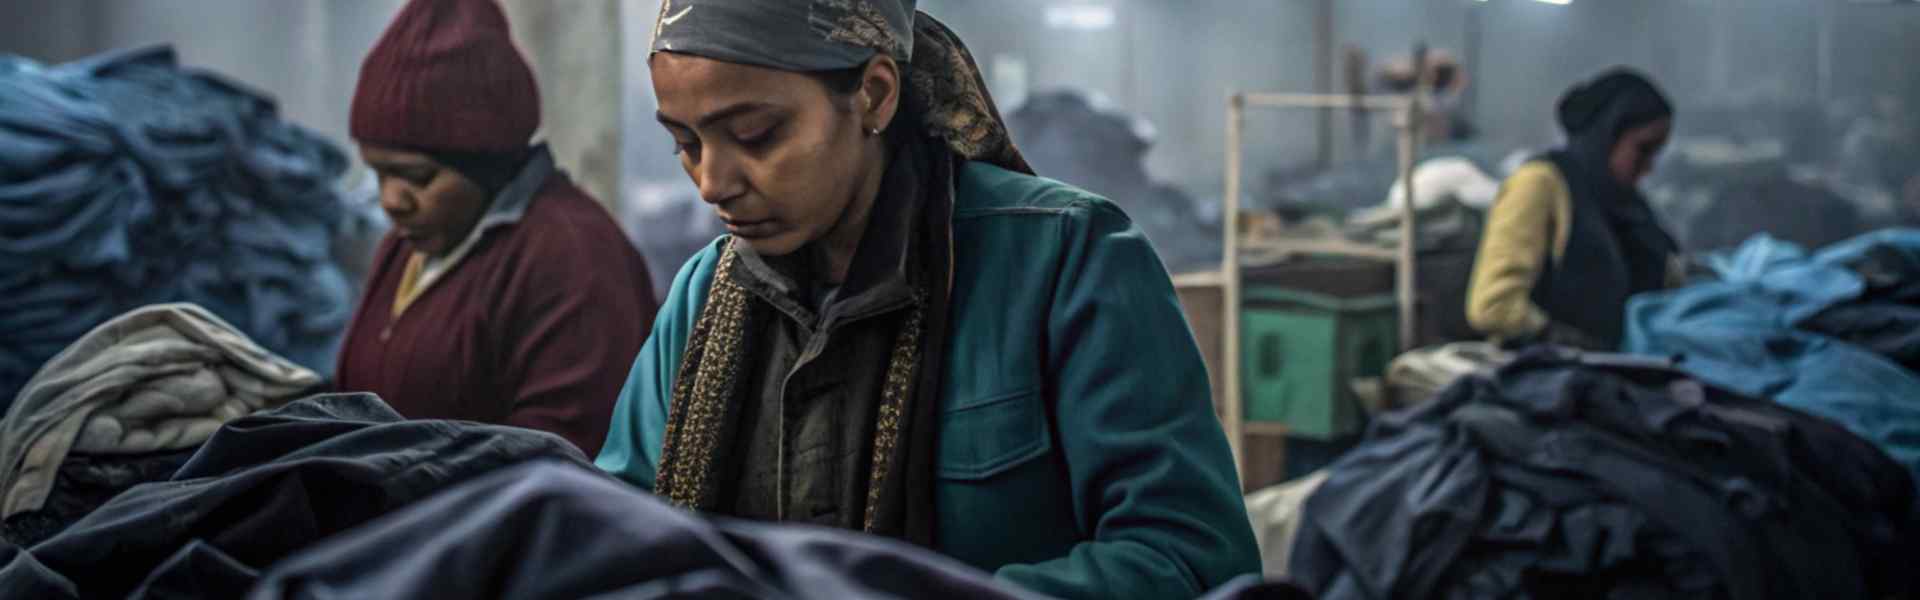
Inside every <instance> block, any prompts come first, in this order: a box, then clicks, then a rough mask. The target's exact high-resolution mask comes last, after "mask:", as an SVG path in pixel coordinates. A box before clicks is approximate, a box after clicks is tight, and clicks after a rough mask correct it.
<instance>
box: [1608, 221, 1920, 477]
mask: <svg viewBox="0 0 1920 600" xmlns="http://www.w3.org/2000/svg"><path fill="white" fill-rule="evenodd" d="M1889 257H1890V258H1891V259H1892V262H1906V263H1908V264H1910V265H1920V230H1913V229H1888V230H1883V231H1877V232H1873V233H1869V234H1866V235H1862V236H1859V237H1856V238H1853V239H1850V240H1847V241H1844V242H1841V243H1838V244H1834V245H1832V246H1829V247H1827V248H1826V249H1823V250H1821V251H1819V252H1816V253H1811V254H1809V253H1808V252H1807V251H1805V250H1803V249H1801V248H1800V247H1798V246H1795V245H1793V244H1790V243H1786V242H1782V241H1779V240H1776V239H1773V238H1771V237H1768V236H1765V235H1762V236H1759V237H1755V238H1753V239H1750V240H1748V241H1747V242H1746V243H1745V244H1743V245H1742V246H1741V247H1740V248H1739V249H1738V250H1736V251H1735V252H1733V253H1731V254H1726V255H1717V256H1714V257H1712V266H1713V269H1714V270H1715V271H1716V272H1717V273H1718V275H1719V276H1720V279H1721V280H1720V281H1715V282H1710V283H1704V284H1699V285H1694V286H1690V287H1686V288H1681V289H1678V290H1670V291H1665V292H1657V293H1652V294H1643V295H1640V296H1637V297H1635V298H1634V299H1633V301H1632V302H1630V303H1629V304H1628V308H1627V334H1626V341H1625V343H1624V349H1625V350H1626V351H1627V352H1632V353H1636V354H1656V355H1668V356H1679V357H1682V358H1683V361H1682V362H1681V368H1683V369H1685V370H1686V371H1688V372H1690V373H1692V374H1693V375H1694V376H1696V377H1699V378H1701V379H1703V380H1706V381H1710V382H1712V383H1715V384H1718V385H1722V386H1726V387H1728V388H1731V389H1733V390H1736V391H1739V392H1740V393H1743V394H1747V395H1751V396H1758V397H1764V398H1772V399H1774V400H1776V401H1778V402H1780V403H1781V404H1785V405H1787V406H1792V407H1794V408H1798V409H1801V410H1804V411H1807V412H1810V413H1813V414H1816V415H1820V416H1822V417H1826V418H1828V419H1832V420H1834V421H1836V422H1839V423H1840V424H1841V425H1844V426H1845V427H1846V428H1847V429H1849V430H1851V431H1852V432H1854V433H1855V434H1857V435H1859V436H1861V437H1863V438H1866V439H1867V440H1869V441H1872V442H1873V443H1874V444H1876V445H1878V446H1880V448H1881V449H1883V450H1885V451H1886V452H1887V453H1888V454H1889V455H1892V456H1893V458H1894V459H1895V460H1897V461H1899V462H1900V463H1901V464H1902V465H1905V466H1906V468H1907V469H1908V470H1909V471H1911V472H1913V473H1915V474H1916V475H1920V374H1916V373H1915V371H1913V370H1911V369H1909V368H1908V367H1906V366H1903V364H1913V357H1912V356H1906V355H1907V354H1911V352H1912V348H1911V346H1912V344H1911V342H1909V341H1907V340H1902V339H1895V338H1899V337H1902V336H1900V335H1899V334H1900V333H1901V330H1902V329H1903V328H1904V329H1907V330H1909V331H1910V330H1911V328H1912V327H1913V326H1914V323H1915V322H1920V321H1915V319H1914V318H1912V317H1911V315H1913V314H1914V313H1913V312H1912V311H1910V310H1906V309H1907V308H1911V307H1912V305H1913V303H1911V302H1906V303H1902V302H1899V301H1898V300H1899V299H1900V298H1903V297H1910V296H1908V294H1910V293H1911V291H1910V290H1906V291H1903V288H1910V287H1911V285H1912V284H1913V282H1915V281H1920V276H1913V277H1905V280H1904V281H1900V280H1897V279H1899V278H1895V279H1896V280H1894V281H1873V280H1883V279H1886V277H1884V275H1885V273H1886V271H1885V270H1877V269H1876V268H1874V267H1872V266H1871V265H1870V264H1869V263H1873V262H1876V261H1877V262H1882V263H1884V262H1888V261H1887V258H1889ZM1863 273H1865V274H1864V275H1863ZM1876 273H1878V274H1876ZM1875 303H1878V304H1880V305H1881V306H1886V307H1888V308H1885V309H1876V308H1874V304H1875ZM1903 323H1904V324H1903ZM1848 328H1852V329H1853V330H1854V331H1852V332H1848V331H1845V330H1846V329H1848ZM1849 340H1851V342H1850V341H1849Z"/></svg>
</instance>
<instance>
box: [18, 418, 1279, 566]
mask: <svg viewBox="0 0 1920 600" xmlns="http://www.w3.org/2000/svg"><path fill="white" fill-rule="evenodd" d="M116 479H124V478H123V477H116ZM156 479H158V480H157V481H155V482H151V483H145V484H142V485H138V486H135V487H133V488H132V489H130V490H127V491H126V492H124V493H121V494H120V495H118V496H116V497H114V498H113V499H112V500H110V501H108V502H107V503H106V504H105V505H104V506H101V507H100V508H99V509H98V510H96V511H94V512H93V513H92V514H90V515H88V516H86V517H85V518H83V519H81V520H80V521H79V522H78V523H75V524H73V525H72V526H71V527H68V528H67V529H66V530H65V531H62V532H60V533H59V534H57V535H55V536H53V537H52V538H50V539H47V540H45V541H42V542H39V543H37V544H34V545H33V546H32V547H31V548H20V547H15V546H5V545H3V544H0V546H5V547H0V598H52V599H58V598H74V599H78V598H241V597H247V598H256V599H261V600H264V599H269V598H584V597H619V598H665V597H672V598H684V597H701V598H834V599H840V598H968V599H973V598H988V599H992V598H1003V599H1015V598H1035V597H1037V596H1036V595H1035V594H1032V593H1030V592H1026V591H1024V590H1021V589H1019V588H1016V587H1013V586H1012V585H1011V584H1007V583H1004V582H1001V581H998V580H996V579H994V578H993V576H992V575H990V574H988V573H986V572H983V571H980V570H978V569H975V568H973V567H969V566H967V565H965V564H962V563H960V562H959V561H957V560H955V559H952V558H947V557H944V556H940V555H938V554H936V553H934V552H932V551H930V550H927V549H924V548H919V547H915V546H911V545H909V544H906V543H904V542H900V541H897V540H890V539H885V538H880V537H875V536H869V535H865V534H861V533H858V532H851V531H846V530H840V529H830V528H821V527H812V526H804V525H792V524H772V523H756V522H747V521H740V520H731V519H710V518H707V517H704V516H701V515H697V514H694V513H691V512H688V511H685V510H681V509H678V508H674V507H672V506H670V505H668V504H667V503H666V502H665V501H663V500H661V499H659V498H656V497H654V496H652V495H651V494H647V493H645V492H642V491H640V490H638V489H636V488H634V487H632V486H630V485H627V484H626V483H624V482H621V481H619V480H616V479H613V478H612V477H609V476H607V475H605V474H603V473H602V472H600V471H599V470H598V469H596V468H594V467H593V465H591V464H589V463H588V462H587V460H586V457H585V456H583V455H581V454H580V452H579V450H577V449H575V448H574V446H573V445H572V444H570V443H568V442H567V441H565V440H563V439H561V438H559V437H557V436H554V435H551V434H547V433H543V432H537V431H533V430H529V429H520V428H514V427H498V426H490V425H480V424H476V423H465V422H455V421H433V420H414V421H407V420H403V419H401V418H400V416H399V415H398V414H396V413H394V412H393V411H392V410H391V409H390V408H388V407H387V406H386V405H385V404H384V403H382V402H381V401H380V399H379V398H377V397H374V396H372V395H368V394H338V395H321V396H314V397H310V398H305V399H302V400H298V401H295V402H292V403H290V404H287V405H286V406H283V407H280V408H276V409H272V410H269V411H265V412H261V413H257V414H254V415H250V416H247V417H242V418H240V419H237V420H234V421H233V422H231V423H229V424H227V425H226V426H225V427H223V428H221V429H220V431H219V432H218V433H216V434H214V436H213V438H212V439H210V440H208V441H207V443H206V444H205V445H204V446H202V447H201V448H200V449H199V450H198V451H196V452H194V453H193V455H192V456H191V458H188V459H187V460H186V462H185V464H184V465H182V466H180V467H179V469H178V471H177V472H173V473H171V474H170V475H168V476H162V477H158V478H156ZM1305 597H1306V596H1303V595H1301V594H1300V592H1299V590H1298V589H1296V588H1294V587H1293V586H1292V585H1291V584H1288V583H1285V582H1262V581H1260V580H1259V578H1258V577H1257V576H1254V577H1248V578H1244V579H1241V580H1238V581H1234V582H1232V583H1231V584H1229V585H1226V586H1223V587H1222V588H1221V589H1219V590H1216V591H1214V592H1212V593H1211V594H1209V595H1208V596H1206V597H1205V598H1206V599H1207V600H1256V599H1267V598H1272V599H1278V600H1294V599H1298V598H1305Z"/></svg>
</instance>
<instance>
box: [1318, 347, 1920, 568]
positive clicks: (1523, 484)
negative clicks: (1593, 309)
mask: <svg viewBox="0 0 1920 600" xmlns="http://www.w3.org/2000/svg"><path fill="white" fill-rule="evenodd" d="M1563 352H1566V351H1558V350H1552V349H1536V350H1534V351H1530V352H1529V353H1528V354H1525V355H1522V356H1521V357H1520V358H1519V359H1517V360H1516V362H1514V363H1513V364H1511V365H1509V366H1507V367H1504V368H1502V369H1501V370H1500V371H1498V372H1496V373H1495V374H1493V375H1491V376H1479V375H1476V376H1469V377H1466V378H1463V379H1462V380H1460V381H1459V382H1457V383H1455V384H1454V385H1452V386H1450V387H1448V388H1447V389H1446V390H1444V391H1442V392H1441V393H1440V394H1439V395H1438V396H1436V397H1435V398H1434V399H1432V400H1431V401H1429V402H1428V403H1426V404H1424V405H1421V406H1419V407H1416V408H1414V409H1410V410H1408V411H1403V412H1397V413H1392V414H1389V415H1387V416H1385V417H1382V418H1380V419H1378V420H1376V421H1375V422H1374V424H1373V426H1372V428H1371V429H1370V430H1369V431H1368V434H1367V440H1366V441H1365V442H1364V443H1363V444H1362V445H1361V446H1359V447H1358V448H1356V449H1355V450H1354V451H1353V452H1352V453H1350V454H1348V455H1347V456H1346V457H1345V458H1343V459H1342V460H1340V461H1339V462H1337V463H1335V464H1334V465H1333V466H1332V467H1330V469H1329V474H1328V477H1327V480H1326V483H1325V484H1323V485H1322V487H1321V488H1320V489H1319V490H1318V491H1317V492H1316V493H1315V495H1314V496H1313V497H1312V498H1310V499H1309V500H1308V501H1307V504H1306V507H1305V511H1304V516H1303V522H1304V525H1303V526H1302V529H1301V531H1300V533H1299V536H1298V537H1297V538H1296V540H1295V543H1294V545H1293V547H1292V552H1291V558H1290V564H1289V570H1288V574H1289V576H1291V577H1294V578H1295V579H1296V580H1297V581H1298V582H1299V583H1300V584H1301V585H1303V586H1304V587H1306V588H1308V589H1309V590H1310V591H1312V592H1314V593H1315V594H1316V596H1317V597H1319V598H1322V599H1332V600H1338V599H1343V598H1686V599H1689V600H1706V599H1712V598H1753V599H1763V598H1814V597H1821V598H1904V597H1911V595H1912V594H1914V593H1915V592H1916V591H1920V573H1916V572H1914V570H1913V569H1912V564H1911V560H1912V557H1913V556H1917V555H1920V547H1917V546H1916V542H1920V540H1917V539H1916V534H1920V527H1917V526H1916V519H1917V518H1920V515H1916V502H1915V491H1914V485H1913V480H1912V478H1911V477H1909V476H1908V474H1907V473H1906V471H1905V470H1904V469H1903V468H1902V467H1901V466H1900V465H1899V464H1897V463H1895V462H1894V461H1892V460H1891V459H1890V458H1888V457H1887V456H1886V455H1885V454H1884V453H1882V452H1881V451H1879V450H1878V449H1877V448H1875V447H1874V446H1873V445H1871V444H1870V443H1868V442H1867V441H1865V440H1862V439H1860V438H1858V437H1856V436H1854V435H1852V434H1851V433H1848V432H1847V431H1846V430H1844V429H1842V428H1841V427H1839V426H1837V425H1835V424H1833V423H1831V422H1829V421H1827V420H1825V419H1821V418H1818V417H1815V416H1811V415H1808V414H1806V413H1802V412H1800V411H1798V410H1794V409H1792V408H1788V407H1785V406H1781V405H1780V404H1776V403H1773V402H1769V401H1766V400H1759V399H1754V398H1749V397H1745V396H1740V395H1737V394H1734V393H1731V392H1728V391H1725V390H1722V389H1720V388H1715V387H1712V386H1709V385H1705V384H1702V383H1700V382H1698V381H1697V380H1694V379H1692V378H1690V377H1688V376H1687V375H1686V374H1685V373H1683V372H1681V371H1678V370H1676V369H1673V368H1671V365H1670V364H1668V363H1666V362H1665V361H1654V360H1651V359H1646V358H1639V357H1631V356H1627V355H1588V356H1580V355H1574V354H1571V353H1563Z"/></svg>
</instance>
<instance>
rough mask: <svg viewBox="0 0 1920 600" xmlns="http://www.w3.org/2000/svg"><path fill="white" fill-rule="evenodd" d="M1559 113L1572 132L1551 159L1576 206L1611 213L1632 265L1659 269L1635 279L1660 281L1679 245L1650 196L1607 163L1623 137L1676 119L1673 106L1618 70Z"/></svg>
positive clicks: (1577, 90) (1582, 89)
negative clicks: (1619, 176) (1657, 214)
mask: <svg viewBox="0 0 1920 600" xmlns="http://www.w3.org/2000/svg"><path fill="white" fill-rule="evenodd" d="M1555 113H1556V115H1557V116H1558V117H1559V121H1560V126H1561V127H1562V128H1564V129H1565V130H1566V132H1567V144H1566V146H1564V147H1562V148H1561V149H1559V150H1556V151H1554V152H1553V153H1551V154H1550V157H1551V158H1552V159H1553V160H1554V162H1555V163H1556V164H1558V165H1559V166H1560V167H1561V170H1562V175H1563V176H1565V177H1566V178H1567V186H1568V188H1569V190H1570V191H1571V192H1572V194H1573V196H1574V198H1573V199H1574V201H1575V202H1586V203H1591V204H1592V205H1593V206H1595V207H1596V208H1599V209H1600V210H1601V211H1603V212H1605V213H1606V214H1607V216H1608V217H1609V219H1610V220H1611V221H1612V225H1613V230H1614V233H1615V235H1616V237H1617V238H1618V239H1619V241H1620V245H1621V250H1622V252H1623V253H1625V254H1626V255H1627V256H1626V258H1627V260H1628V262H1629V264H1631V265H1635V266H1642V265H1645V268H1649V269H1651V268H1654V267H1653V265H1658V270H1659V271H1660V272H1659V273H1658V274H1639V275H1636V276H1635V279H1636V280H1642V281H1646V280H1652V281H1655V282H1658V281H1659V280H1660V278H1664V276H1665V265H1666V258H1667V257H1668V256H1670V255H1672V254H1673V253H1675V252H1677V251H1678V250H1679V246H1678V245H1677V244H1675V243H1674V241H1673V237H1672V236H1670V235H1668V234H1667V232H1666V230H1664V229H1662V228H1661V227H1660V224H1659V221H1658V219H1657V218H1655V216H1654V214H1653V208H1652V207H1651V206H1650V205H1648V204H1647V199H1646V197H1645V196H1643V195H1641V193H1640V190H1639V189H1638V188H1636V187H1634V186H1633V185H1632V184H1628V183H1623V182H1621V181H1620V180H1619V179H1616V178H1614V176H1613V173H1612V169H1611V167H1610V166H1609V165H1608V162H1609V159H1610V158H1611V157H1612V155H1613V149H1614V146H1615V145H1617V144H1619V142H1620V136H1622V135H1626V133H1627V132H1628V131H1630V130H1632V129H1633V128H1635V127H1639V126H1642V125H1646V124H1648V123H1652V122H1654V121H1657V120H1660V119H1663V118H1670V117H1672V116H1673V104H1672V103H1670V102H1668V101H1667V98H1666V96H1665V95H1664V94H1662V93H1660V89H1659V88H1658V87H1656V86H1655V85H1654V84H1653V82H1652V81H1651V80H1648V79H1647V78H1646V77H1645V76H1643V75H1640V74H1639V73H1637V72H1635V71H1633V70H1631V69H1627V68H1624V67H1616V68H1613V69H1609V70H1607V71H1606V72H1603V73H1601V74H1600V75H1599V76H1598V77H1595V78H1594V79H1592V80H1590V81H1587V82H1585V83H1581V84H1578V85H1575V86H1574V87H1573V88H1572V89H1569V90H1567V93H1566V94H1565V95H1563V96H1561V97H1560V103H1559V106H1558V107H1557V109H1556V111H1555ZM1656 287H1657V286H1656Z"/></svg>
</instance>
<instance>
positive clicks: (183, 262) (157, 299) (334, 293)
mask: <svg viewBox="0 0 1920 600" xmlns="http://www.w3.org/2000/svg"><path fill="white" fill-rule="evenodd" d="M346 167H347V159H346V156H345V155H344V154H342V153H341V152H340V150H339V149H337V148H335V147H334V146H332V145H331V144H329V143H327V142H326V141H325V140H322V139H321V138H320V137H318V136H317V135H316V134H314V133H311V132H309V131H307V130H304V129H301V128H299V127H297V126H294V125H293V124H291V123H288V122H285V121H283V120H281V119H280V118H279V116H278V115H277V114H276V108H275V106H274V104H273V102H272V101H271V100H270V99H268V98H266V97H264V96H262V95H260V94H258V93H255V92H252V91H249V90H246V89H244V88H242V87H240V86H238V85H235V84H233V83H230V82H227V81H225V80H223V79H221V78H219V77H218V76H216V75H213V74H210V73H204V72H198V71H192V70H188V69H184V68H182V67H180V66H179V65H178V64H177V63H176V60H175V57H174V53H173V51H172V50H171V49H170V48H167V47H154V48H146V49H140V50H134V51H129V52H124V53H116V54H108V55H103V56H99V57H95V58H91V59H87V60H82V61H78V62H74V63H69V64H65V65H59V66H44V65H40V64H37V63H34V62H32V61H29V60H26V59H23V58H19V57H12V56H0V331H5V332H6V333H7V334H6V335H5V336H4V337H3V338H0V402H6V401H11V400H12V398H13V396H14V394H15V393H16V392H17V391H18V390H19V388H20V386H21V385H23V384H24V383H25V381H26V379H27V377H28V376H30V375H32V374H33V372H34V371H35V370H36V369H38V368H39V367H40V365H41V363H43V362H45V361H46V360H47V359H48V358H50V357H52V356H53V355H54V354H55V353H57V352H59V351H60V349H62V348H65V347H66V346H67V345H68V344H70V343H72V342H73V341H74V340H75V339H76V338H79V337H80V336H81V334H83V333H86V332H87V330H89V329H91V328H93V327H94V326H95V325H99V324H100V323H102V322H105V321H106V320H107V319H108V318H111V317H112V316H114V315H117V314H120V313H123V312H126V311H127V310H129V309H132V308H134V307H137V306H143V305H147V304H157V303H162V302H175V301H185V302H192V303H194V304H198V305H200V306H203V307H206V308H207V309H208V310H211V311H212V312H213V313H214V314H217V315H220V316H221V317H222V318H224V319H226V320H228V321H230V322H232V323H234V324H235V325H238V326H239V328H240V330H241V331H243V332H245V333H246V335H247V336H249V337H251V338H252V339H254V340H256V341H258V342H259V343H261V344H262V345H264V346H266V347H267V348H269V349H271V350H273V351H274V352H276V353H278V354H281V355H283V356H286V357H288V358H291V359H292V360H294V361H295V362H298V363H300V364H303V365H307V366H310V367H316V368H319V369H320V370H321V372H322V373H323V374H324V373H325V372H326V371H329V370H330V368H331V364H332V357H333V354H334V352H335V349H336V348H337V345H338V343H339V339H338V338H339V335H340V333H341V331H342V330H343V329H344V328H345V325H346V322H347V319H348V317H349V316H350V312H349V311H350V310H351V308H352V306H351V298H350V297H349V296H348V284H347V282H346V280H345V279H344V278H343V277H342V276H341V273H340V270H339V268H338V267H337V266H335V264H334V262H333V260H332V249H331V245H330V242H331V235H332V232H333V230H334V229H335V228H337V227H338V226H339V224H340V223H341V222H342V220H343V213H342V211H343V208H342V204H341V200H340V198H339V196H338V192H337V191H336V189H335V185H336V180H338V179H339V177H340V175H341V174H342V173H343V172H344V171H345V169H346Z"/></svg>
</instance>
